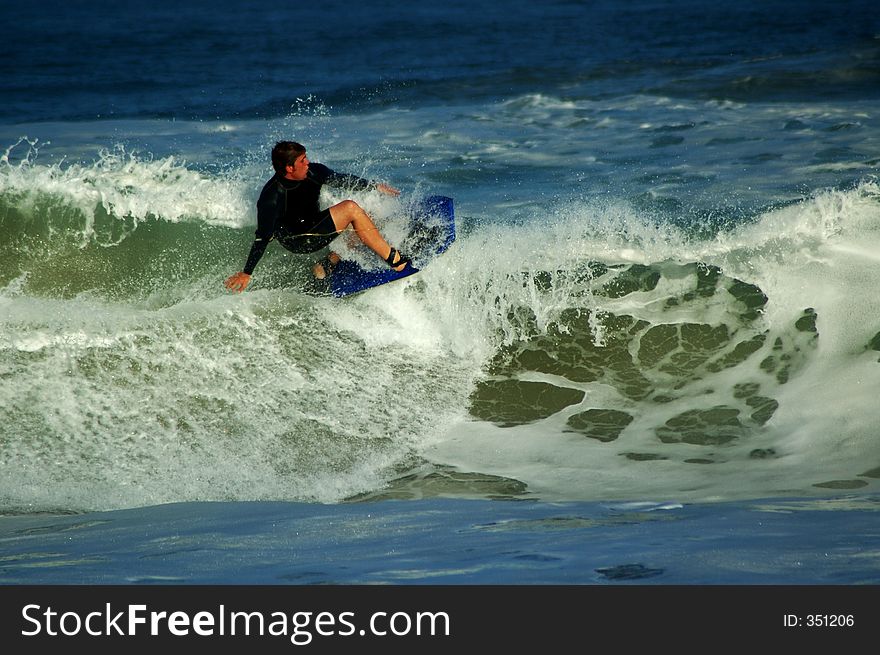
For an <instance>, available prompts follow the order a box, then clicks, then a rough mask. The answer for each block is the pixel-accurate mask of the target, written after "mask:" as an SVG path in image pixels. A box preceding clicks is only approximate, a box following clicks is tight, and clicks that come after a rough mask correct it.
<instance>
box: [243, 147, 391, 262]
mask: <svg viewBox="0 0 880 655" xmlns="http://www.w3.org/2000/svg"><path fill="white" fill-rule="evenodd" d="M324 184H327V185H328V186H332V187H345V188H347V189H350V190H352V191H366V190H367V189H375V188H376V185H375V183H373V182H370V181H369V180H365V179H363V178H361V177H358V176H357V175H349V174H347V173H337V172H335V171H332V170H330V169H329V168H327V167H326V166H324V165H323V164H316V163H312V162H310V163H309V171H308V173H306V178H305V179H304V180H288V179H287V178H285V177H283V176H281V175H278V174H276V175H275V176H274V177H273V178H272V179H271V180H269V181H268V182H266V185H265V186H264V187H263V190H262V191H261V192H260V198H259V200H257V230H256V236H255V237H254V245H253V246H252V247H251V252H250V254H249V255H248V258H247V263H246V264H245V265H244V272H245V273H247V274H248V275H250V274H251V273H253V272H254V268H255V267H256V265H257V262H259V261H260V258H261V257H262V256H263V253H264V252H265V250H266V246H268V245H269V242H270V241H271V240H272V239H278V242H279V243H281V245H283V246H284V247H285V248H287V249H288V250H291V251H293V252H314V251H316V250H320V249H321V248H322V247H324V246H326V245H327V244H328V243H329V242H330V241H331V240H332V239H333V238H335V237H336V236H337V235H336V233H335V232H334V231H333V227H332V222H331V224H330V225H331V226H330V229H329V230H325V229H322V232H323V234H322V235H321V237H319V238H317V240H315V239H309V238H303V235H306V236H307V237H309V236H316V235H312V234H310V233H311V232H315V231H316V230H315V228H316V227H317V226H318V225H319V224H321V222H322V221H324V220H326V219H327V218H328V216H329V212H328V210H326V209H325V210H324V211H323V212H322V211H321V208H320V206H319V205H318V197H319V195H320V193H321V187H322V186H323V185H324ZM321 227H322V228H324V226H321ZM315 246H317V247H315Z"/></svg>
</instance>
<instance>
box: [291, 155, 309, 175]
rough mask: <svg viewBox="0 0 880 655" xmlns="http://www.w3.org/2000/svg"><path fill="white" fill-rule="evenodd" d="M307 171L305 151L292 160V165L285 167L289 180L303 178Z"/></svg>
mask: <svg viewBox="0 0 880 655" xmlns="http://www.w3.org/2000/svg"><path fill="white" fill-rule="evenodd" d="M308 172H309V159H308V157H306V153H303V154H301V155H300V156H299V157H297V158H296V161H295V162H293V166H288V167H287V177H288V178H289V179H291V180H304V179H306V173H308Z"/></svg>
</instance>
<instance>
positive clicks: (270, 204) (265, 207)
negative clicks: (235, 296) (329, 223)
mask: <svg viewBox="0 0 880 655" xmlns="http://www.w3.org/2000/svg"><path fill="white" fill-rule="evenodd" d="M282 197H283V195H282V194H281V193H278V191H277V189H276V188H275V187H274V186H273V187H267V188H264V189H263V192H262V193H261V194H260V199H259V200H258V201H257V229H256V232H255V234H254V244H253V245H252V246H251V251H250V253H249V254H248V258H247V261H246V262H245V265H244V268H243V269H242V270H241V271H239V272H238V273H235V274H234V275H232V276H230V277H229V278H227V279H226V282H225V285H226V288H227V289H229V290H230V291H244V290H245V287H247V285H248V284H249V283H250V281H251V275H253V272H254V269H255V268H256V266H257V263H258V262H259V261H260V258H261V257H262V256H263V253H264V252H266V246H268V245H269V242H270V241H271V240H272V238H273V237H274V234H275V225H276V223H277V221H278V214H279V212H280V211H281V210H282V207H281V202H280V201H281V198H282Z"/></svg>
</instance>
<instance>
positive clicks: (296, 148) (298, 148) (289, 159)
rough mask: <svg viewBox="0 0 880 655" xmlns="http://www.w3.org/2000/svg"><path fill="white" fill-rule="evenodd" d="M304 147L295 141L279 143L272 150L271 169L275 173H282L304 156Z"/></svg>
mask: <svg viewBox="0 0 880 655" xmlns="http://www.w3.org/2000/svg"><path fill="white" fill-rule="evenodd" d="M305 151H306V147H305V146H304V145H302V144H299V143H297V142H296V141H279V142H278V143H276V144H275V147H274V148H272V168H274V169H275V172H276V173H282V174H283V173H284V169H285V168H286V167H287V166H293V164H294V162H296V160H297V159H299V158H300V157H301V156H302V155H303V154H305Z"/></svg>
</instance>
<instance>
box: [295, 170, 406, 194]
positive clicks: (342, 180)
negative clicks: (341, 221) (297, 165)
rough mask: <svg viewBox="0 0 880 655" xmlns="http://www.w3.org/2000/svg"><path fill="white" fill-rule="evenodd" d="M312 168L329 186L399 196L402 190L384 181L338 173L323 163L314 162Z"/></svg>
mask: <svg viewBox="0 0 880 655" xmlns="http://www.w3.org/2000/svg"><path fill="white" fill-rule="evenodd" d="M312 168H314V169H316V170H315V173H316V174H317V175H318V176H319V177H320V178H322V180H321V181H322V182H323V183H324V184H326V185H327V186H331V187H335V188H343V189H348V190H351V191H372V190H373V189H375V190H376V191H379V192H380V193H384V194H386V195H389V196H399V195H400V191H398V190H397V189H395V188H394V187H392V186H389V185H388V184H385V183H384V182H373V181H372V180H366V179H364V178H362V177H358V176H357V175H352V174H351V173H337V172H336V171H334V170H331V169H329V168H327V167H326V166H324V165H323V164H312Z"/></svg>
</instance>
